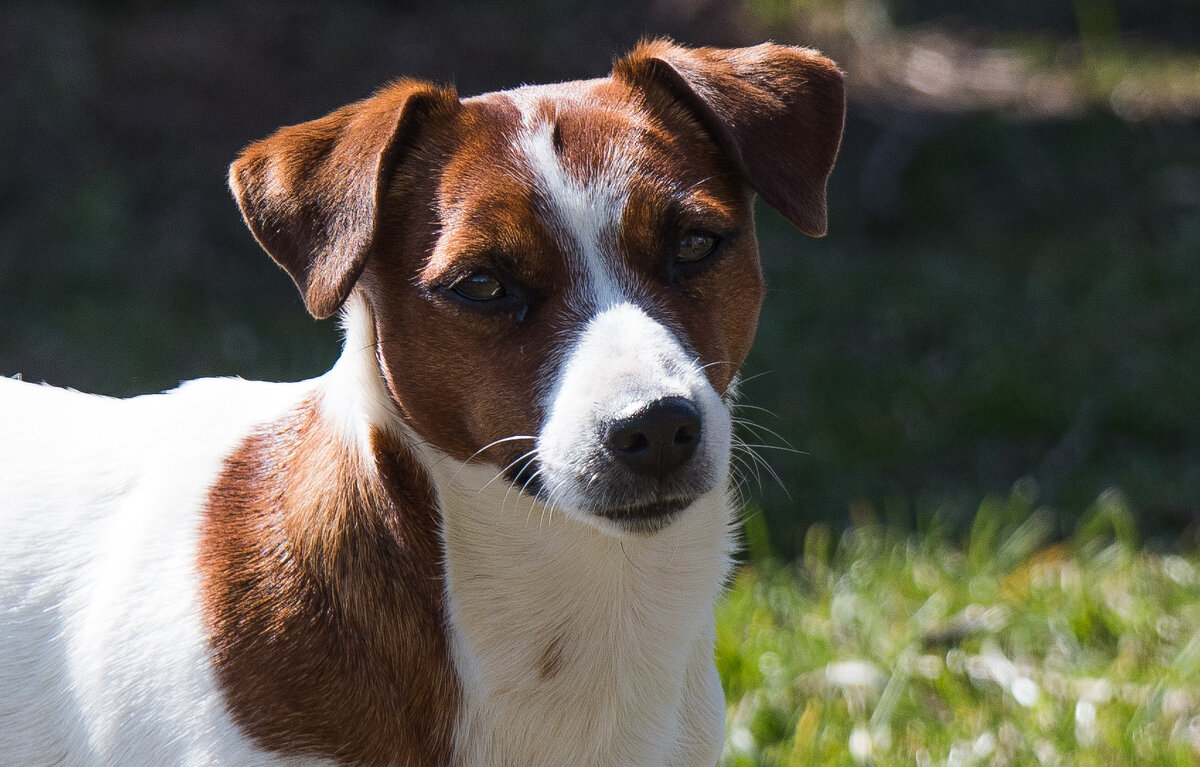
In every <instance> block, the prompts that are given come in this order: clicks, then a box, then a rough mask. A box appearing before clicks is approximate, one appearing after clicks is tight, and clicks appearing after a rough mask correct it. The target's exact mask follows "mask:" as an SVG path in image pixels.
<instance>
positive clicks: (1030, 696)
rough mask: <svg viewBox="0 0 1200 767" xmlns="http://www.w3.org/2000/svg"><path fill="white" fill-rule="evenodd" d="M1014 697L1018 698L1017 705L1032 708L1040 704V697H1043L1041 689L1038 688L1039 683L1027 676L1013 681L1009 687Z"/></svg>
mask: <svg viewBox="0 0 1200 767" xmlns="http://www.w3.org/2000/svg"><path fill="white" fill-rule="evenodd" d="M1009 690H1010V691H1011V692H1012V696H1013V697H1014V698H1016V700H1017V703H1020V704H1021V705H1022V706H1026V707H1029V706H1032V705H1033V704H1034V703H1037V702H1038V697H1039V696H1040V695H1041V692H1042V691H1041V689H1040V688H1038V686H1037V682H1035V681H1033V680H1032V679H1030V678H1029V677H1027V676H1019V677H1017V678H1015V679H1013V680H1012V684H1011V685H1010V686H1009Z"/></svg>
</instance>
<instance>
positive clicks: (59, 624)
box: [0, 378, 311, 767]
mask: <svg viewBox="0 0 1200 767" xmlns="http://www.w3.org/2000/svg"><path fill="white" fill-rule="evenodd" d="M310 388H311V385H310V384H266V383H257V382H247V381H240V380H236V379H206V380H199V381H193V382H190V383H188V384H186V385H184V386H182V387H181V388H179V389H177V390H175V391H172V392H168V393H166V394H155V395H147V396H143V397H136V398H133V399H128V400H118V399H111V398H107V397H98V396H94V395H89V394H82V393H79V392H75V391H68V390H64V389H57V388H54V387H51V386H42V385H36V384H32V383H22V382H19V381H14V380H11V379H7V378H4V379H0V423H3V424H4V426H3V439H2V440H0V488H3V493H2V494H0V625H3V627H4V629H3V631H2V632H0V691H2V695H0V764H4V765H49V764H55V765H80V766H81V767H82V765H89V766H90V765H101V764H112V765H117V764H122V765H149V764H163V765H167V764H171V765H208V764H264V765H265V764H272V763H274V762H272V761H270V759H269V758H268V757H266V755H265V754H262V753H260V752H258V751H257V750H256V749H253V748H252V747H250V745H249V744H248V742H247V741H246V740H245V739H244V738H240V737H237V736H236V732H235V728H234V725H233V723H232V721H231V720H230V718H229V716H228V714H227V712H226V711H225V710H224V704H223V703H222V701H221V698H220V696H219V695H218V693H217V688H216V685H215V683H214V680H213V678H212V677H213V674H212V664H211V660H210V658H211V651H210V650H209V649H208V648H207V646H206V643H205V634H204V630H203V627H202V624H201V617H200V612H199V606H198V601H197V600H198V594H197V582H198V581H197V577H196V573H195V569H196V562H195V541H196V537H197V533H198V531H197V525H198V522H199V519H200V517H199V515H198V514H197V509H198V508H199V507H200V506H201V505H202V504H203V502H204V498H205V495H206V493H207V492H208V490H209V484H210V483H211V482H212V481H213V478H214V477H215V476H216V475H217V473H218V472H219V469H220V465H221V462H222V460H224V458H225V456H226V455H227V454H228V453H229V452H230V450H232V449H233V447H234V446H235V445H236V444H237V443H238V442H239V441H240V440H242V439H243V438H244V436H245V434H246V433H247V432H248V431H249V430H250V429H251V428H252V427H253V426H254V424H256V423H258V422H261V421H264V420H269V419H270V418H272V417H274V416H275V415H276V414H277V413H279V412H281V411H282V410H283V409H285V408H286V407H288V406H289V405H290V404H292V403H293V402H294V401H295V400H296V399H297V398H298V397H300V396H303V393H304V392H305V391H307V390H308V389H310ZM163 720H170V721H173V722H175V727H174V728H172V729H163V728H162V727H161V722H162V721H163ZM37 733H43V734H44V735H43V736H42V737H32V738H31V737H30V736H31V735H32V734H37ZM183 734H186V737H181V735H183Z"/></svg>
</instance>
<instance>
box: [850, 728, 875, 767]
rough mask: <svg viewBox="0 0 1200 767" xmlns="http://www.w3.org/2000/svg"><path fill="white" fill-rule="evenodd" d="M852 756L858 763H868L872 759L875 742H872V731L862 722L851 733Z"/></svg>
mask: <svg viewBox="0 0 1200 767" xmlns="http://www.w3.org/2000/svg"><path fill="white" fill-rule="evenodd" d="M848 745H849V747H850V758H851V759H853V760H854V762H855V763H856V764H866V763H867V762H868V761H870V759H871V752H872V750H873V746H874V744H872V742H871V733H870V732H869V731H868V730H867V728H866V727H864V726H862V725H861V724H860V725H858V726H857V727H855V728H854V730H853V731H852V732H851V733H850V743H849V744H848Z"/></svg>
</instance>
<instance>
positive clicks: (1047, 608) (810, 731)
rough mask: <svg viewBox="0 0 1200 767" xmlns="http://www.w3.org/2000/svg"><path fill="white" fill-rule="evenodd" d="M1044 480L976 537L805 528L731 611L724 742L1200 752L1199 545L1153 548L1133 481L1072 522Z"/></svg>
mask: <svg viewBox="0 0 1200 767" xmlns="http://www.w3.org/2000/svg"><path fill="white" fill-rule="evenodd" d="M1033 496H1034V491H1033V489H1032V488H1031V486H1030V484H1029V483H1018V485H1017V486H1016V488H1015V489H1014V490H1013V492H1012V493H1011V494H1010V495H1009V496H1008V497H1007V498H990V499H988V500H986V501H985V502H984V503H983V504H982V505H981V506H980V508H979V510H978V512H977V514H976V516H975V520H974V525H973V528H972V529H971V531H970V533H969V535H968V536H967V537H966V539H965V540H964V541H963V542H962V543H961V544H951V543H949V542H948V538H947V537H946V536H945V535H944V534H943V532H942V531H941V530H940V529H939V528H938V525H937V524H936V523H931V524H930V525H928V526H927V528H928V529H926V530H924V531H922V532H921V533H919V534H910V533H896V532H891V531H889V529H888V528H885V527H883V526H879V525H873V524H869V523H868V524H865V525H861V526H857V527H854V528H852V529H850V530H848V531H847V532H846V533H845V534H844V535H842V536H841V538H840V540H836V541H835V538H834V535H833V534H832V533H831V532H830V530H829V529H828V528H826V527H824V526H819V525H818V526H814V527H812V528H810V529H809V532H808V535H807V537H806V539H805V541H804V545H803V554H802V556H801V557H800V558H799V559H798V560H797V561H796V564H795V565H784V564H781V563H779V562H778V561H772V560H766V561H763V562H760V563H757V564H756V565H754V566H750V567H747V568H745V569H744V570H742V571H741V572H740V574H739V575H738V577H737V579H736V580H735V582H734V584H733V586H732V589H731V591H730V593H729V595H728V596H727V597H726V599H725V600H724V602H723V603H722V604H721V605H720V607H719V609H718V615H717V621H718V625H717V664H718V668H719V670H720V672H721V677H722V679H723V680H724V684H725V693H726V700H727V706H728V723H729V727H728V740H727V743H726V749H725V755H724V757H723V760H722V762H721V764H722V765H726V766H727V767H733V766H735V765H736V766H738V767H742V766H748V765H808V764H821V765H861V764H879V765H890V764H916V765H933V764H938V765H942V764H946V765H973V764H980V765H1008V764H1012V765H1053V764H1061V765H1125V764H1130V765H1132V764H1153V765H1180V766H1181V767H1182V766H1183V765H1195V764H1197V763H1200V692H1198V691H1200V555H1197V554H1188V555H1179V554H1163V553H1153V552H1152V551H1150V550H1149V549H1146V548H1142V547H1140V546H1139V544H1138V541H1137V540H1136V534H1135V532H1134V525H1133V522H1132V516H1131V514H1130V512H1129V510H1128V509H1127V508H1126V505H1125V502H1124V500H1123V498H1122V497H1121V496H1120V494H1119V493H1117V492H1115V491H1113V492H1108V493H1105V494H1103V495H1102V496H1101V497H1100V498H1099V499H1098V500H1097V501H1096V502H1095V503H1094V504H1093V505H1092V507H1091V508H1090V509H1089V510H1088V511H1087V513H1086V514H1085V515H1084V516H1083V521H1082V522H1081V524H1080V527H1079V529H1078V530H1077V531H1076V532H1075V534H1074V535H1073V536H1072V537H1070V538H1069V539H1067V540H1066V541H1063V542H1058V543H1053V544H1048V543H1047V542H1048V541H1049V540H1051V538H1050V537H1049V536H1050V534H1051V528H1052V525H1051V520H1052V518H1053V515H1052V514H1051V513H1050V512H1049V511H1048V510H1045V509H1039V508H1036V507H1035V505H1034V502H1033Z"/></svg>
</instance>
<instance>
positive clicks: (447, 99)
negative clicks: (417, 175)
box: [229, 80, 459, 319]
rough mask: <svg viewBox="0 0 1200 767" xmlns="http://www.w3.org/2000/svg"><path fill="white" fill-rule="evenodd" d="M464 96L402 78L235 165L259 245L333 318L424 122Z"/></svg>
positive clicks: (240, 196)
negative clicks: (398, 169) (392, 183)
mask: <svg viewBox="0 0 1200 767" xmlns="http://www.w3.org/2000/svg"><path fill="white" fill-rule="evenodd" d="M458 104H459V102H458V96H457V94H456V93H455V92H454V90H453V89H451V88H442V87H438V86H435V85H432V84H430V83H424V82H419V81H415V80H401V81H398V82H395V83H393V84H391V85H389V86H387V87H386V88H384V89H382V90H381V91H379V92H378V93H376V94H375V95H374V96H372V97H371V98H369V99H366V100H364V101H360V102H358V103H355V104H351V105H349V106H346V107H343V108H341V109H339V110H337V111H336V112H333V113H331V114H329V115H326V116H325V117H322V118H320V119H319V120H313V121H312V122H307V123H303V124H301V125H293V126H291V127H288V128H281V129H280V130H279V131H277V132H276V133H275V134H274V135H272V136H270V137H269V138H266V139H263V140H262V141H259V142H257V143H254V144H251V145H250V146H248V147H246V149H245V150H244V151H243V152H242V154H241V156H240V157H238V159H237V160H235V161H234V162H233V164H232V165H231V166H229V187H230V189H232V190H233V195H234V197H236V198H237V202H238V206H239V207H240V208H241V209H242V216H243V217H244V218H245V219H246V224H247V226H249V227H250V231H251V232H253V233H254V237H255V239H257V240H258V242H259V244H260V245H262V247H263V249H264V250H265V251H267V253H268V254H270V256H271V258H273V259H275V261H276V262H277V263H278V264H279V265H280V266H282V267H283V268H284V269H285V270H286V271H287V273H288V274H290V275H291V277H292V279H293V280H294V281H295V282H296V286H297V287H298V288H300V293H301V295H303V296H304V305H305V306H306V307H307V308H308V311H309V313H310V314H312V315H313V316H314V317H316V318H317V319H324V318H325V317H328V316H329V315H331V314H333V313H334V312H336V311H337V310H338V307H340V306H341V305H342V303H343V302H345V300H346V297H347V296H348V295H349V294H350V290H351V289H352V288H353V287H354V283H355V281H356V280H357V279H358V276H359V274H360V273H361V272H362V269H363V266H364V265H365V262H366V259H367V255H368V254H369V253H370V251H371V248H372V246H373V244H374V241H375V232H376V225H377V222H378V212H379V205H380V201H381V200H382V198H383V195H384V194H385V192H386V190H387V185H388V183H389V181H390V179H391V176H392V171H393V170H394V169H395V167H396V166H397V164H398V163H400V162H401V161H402V159H403V155H404V154H405V152H407V151H409V150H411V149H412V144H413V143H414V142H415V141H416V140H417V134H418V132H419V130H420V127H421V125H422V124H423V123H425V122H427V121H429V120H430V119H434V118H435V117H436V116H438V115H439V114H440V115H441V116H445V115H447V114H451V113H453V110H455V109H457V107H458Z"/></svg>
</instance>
